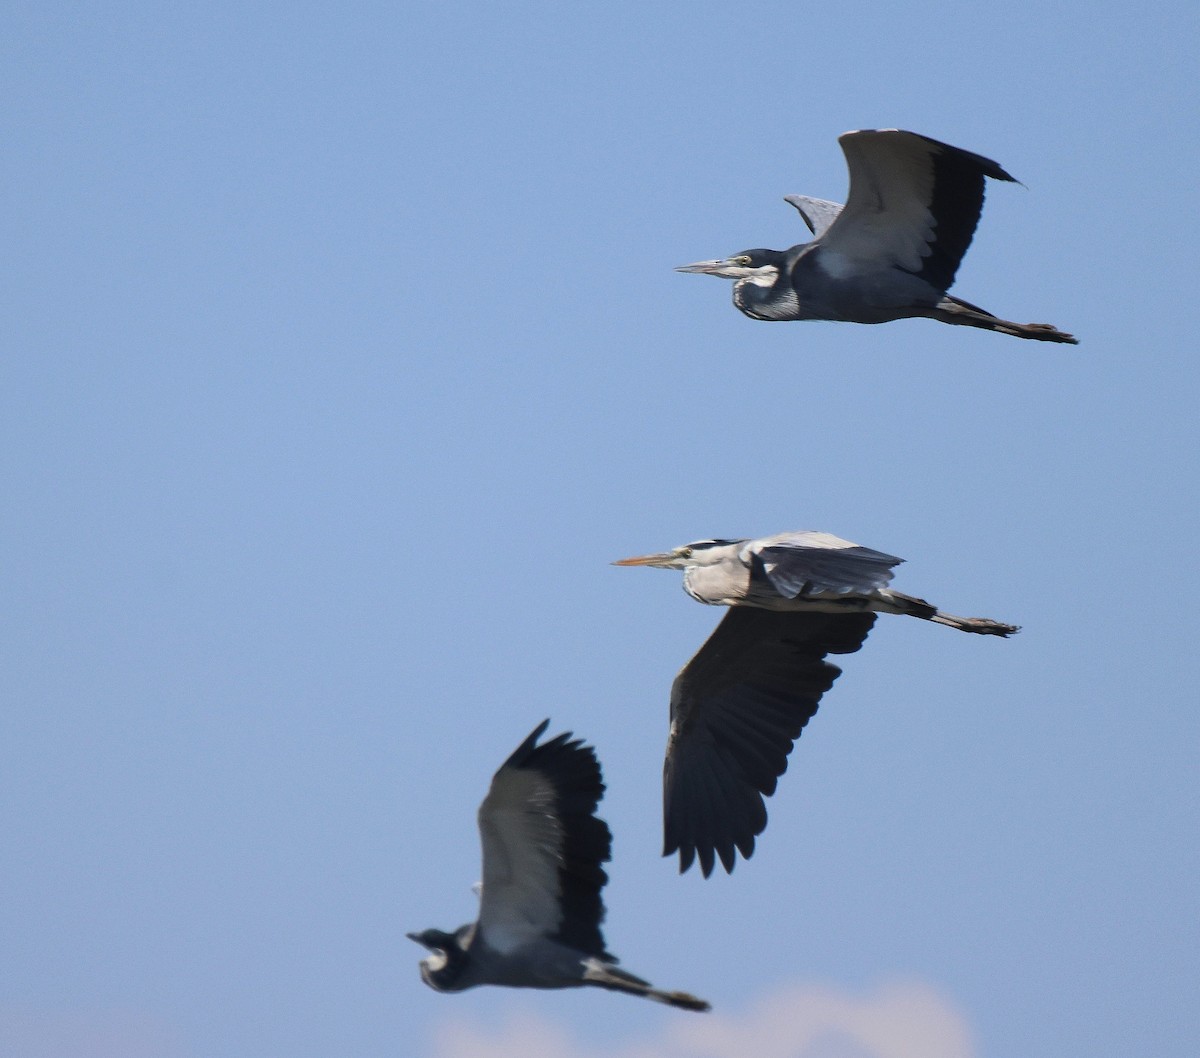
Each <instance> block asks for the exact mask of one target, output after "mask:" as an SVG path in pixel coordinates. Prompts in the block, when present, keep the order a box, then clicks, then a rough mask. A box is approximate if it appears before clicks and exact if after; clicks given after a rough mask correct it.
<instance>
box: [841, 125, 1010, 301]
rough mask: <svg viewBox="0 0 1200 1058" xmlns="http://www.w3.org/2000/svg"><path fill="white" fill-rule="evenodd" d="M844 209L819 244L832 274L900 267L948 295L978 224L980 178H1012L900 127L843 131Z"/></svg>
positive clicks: (990, 163) (966, 153) (984, 160)
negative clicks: (846, 182)
mask: <svg viewBox="0 0 1200 1058" xmlns="http://www.w3.org/2000/svg"><path fill="white" fill-rule="evenodd" d="M838 142H839V143H840V144H841V145H842V150H843V152H845V155H846V164H847V166H849V169H850V192H849V195H848V196H847V198H846V206H845V208H844V209H843V210H842V212H841V214H840V215H839V216H838V218H837V220H836V221H834V223H833V225H832V226H831V227H830V228H829V230H828V231H827V232H826V233H825V235H824V237H823V238H822V240H821V245H822V247H823V252H824V254H825V255H826V258H825V261H824V262H823V264H824V265H825V266H826V269H827V270H830V268H832V271H833V273H834V274H835V275H842V276H845V275H852V274H863V273H869V272H872V271H879V270H881V269H884V268H899V269H901V270H902V271H905V272H909V273H911V274H913V275H916V276H918V277H920V278H921V279H924V280H925V281H926V282H928V283H929V284H930V285H931V286H933V287H936V288H937V289H938V290H940V291H945V289H946V288H947V287H949V286H950V284H951V283H953V282H954V274H955V273H956V272H957V271H958V266H959V263H960V262H961V261H962V258H963V254H965V253H966V252H967V247H968V246H970V245H971V238H972V237H973V236H974V234H975V226H976V225H977V224H978V223H979V216H980V213H981V212H982V211H983V183H984V177H989V176H990V177H991V178H992V179H994V180H1010V181H1011V180H1013V179H1014V178H1013V177H1012V176H1010V175H1009V174H1008V173H1006V172H1005V171H1004V170H1003V169H1001V168H1000V166H999V165H997V164H996V163H995V162H993V161H991V160H990V159H988V158H984V157H982V156H981V155H978V154H972V153H971V152H970V151H964V150H960V149H959V148H957V147H951V146H950V145H949V144H946V143H940V142H939V141H937V140H932V139H929V137H927V136H920V135H918V134H917V133H915V132H903V131H901V130H899V129H864V130H862V131H859V132H847V133H846V134H845V135H844V136H841V137H839V139H838Z"/></svg>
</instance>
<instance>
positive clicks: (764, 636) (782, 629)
mask: <svg viewBox="0 0 1200 1058" xmlns="http://www.w3.org/2000/svg"><path fill="white" fill-rule="evenodd" d="M874 622H875V615H874V614H872V613H853V614H825V613H807V612H805V613H794V612H790V613H779V612H775V611H771V610H759V609H755V608H752V607H737V606H735V607H732V608H731V609H730V610H729V613H727V614H726V615H725V617H724V619H723V620H722V621H721V623H720V624H719V625H717V628H716V631H715V632H713V634H712V635H711V636H709V638H708V641H707V642H706V643H705V644H704V646H702V647H701V648H700V651H699V652H698V653H697V654H696V656H695V657H694V658H692V660H691V661H689V662H688V663H687V665H685V666H684V668H683V670H682V671H681V672H680V673H679V675H678V676H677V677H676V678H675V683H674V685H673V686H672V688H671V732H670V735H669V737H668V739H667V759H666V763H665V765H664V767H663V839H664V840H663V855H664V856H669V855H670V854H671V853H672V852H675V851H678V852H679V869H680V871H681V872H682V871H686V870H687V869H688V868H689V867H690V866H691V865H692V862H693V861H694V859H695V858H696V857H699V859H700V870H701V871H702V872H703V873H704V876H705V877H708V875H709V874H710V873H711V872H712V869H713V865H714V862H715V861H714V857H720V860H721V863H722V865H723V866H724V867H725V870H726V871H732V870H733V864H734V860H735V859H736V853H735V850H736V851H737V852H740V853H741V854H742V856H744V857H747V858H749V856H750V855H751V854H752V853H753V851H754V838H755V836H756V835H758V834H761V833H762V831H763V828H764V827H766V825H767V810H766V806H765V805H764V804H763V798H764V797H770V796H771V794H773V793H774V792H775V784H776V781H777V780H778V778H779V776H780V775H782V774H783V773H784V771H786V770H787V757H788V754H789V753H790V752H791V750H792V745H793V743H794V742H795V741H796V739H797V738H799V737H800V732H801V730H802V729H803V728H804V725H805V724H807V723H808V721H809V719H810V718H811V717H812V716H813V714H814V713H816V711H817V703H818V702H819V701H820V700H821V695H822V694H824V693H825V692H826V691H827V690H829V688H830V687H831V686H832V685H833V681H834V680H835V679H837V677H838V675H839V673H840V672H841V670H840V669H839V668H838V667H837V666H836V665H832V664H830V663H829V662H827V661H825V660H824V659H825V656H826V655H827V654H849V653H852V652H853V651H855V650H857V649H858V648H859V647H860V646H862V643H863V640H865V639H866V638H867V633H868V632H869V631H870V629H871V625H872V624H874Z"/></svg>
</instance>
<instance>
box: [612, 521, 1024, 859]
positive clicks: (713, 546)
mask: <svg viewBox="0 0 1200 1058" xmlns="http://www.w3.org/2000/svg"><path fill="white" fill-rule="evenodd" d="M901 561H902V560H901V559H899V558H897V557H896V556H894V555H888V554H884V553H883V552H881V551H874V550H872V549H871V548H867V547H860V546H859V545H857V544H853V543H851V542H850V541H848V540H842V539H840V538H839V537H836V536H832V535H830V534H829V533H820V532H811V531H801V532H792V533H778V534H776V535H775V536H766V537H760V538H758V539H754V540H750V539H746V540H701V541H698V542H696V543H694V544H687V545H685V546H683V547H677V548H675V549H674V550H672V551H666V552H662V553H660V554H653V555H642V556H639V557H637V558H629V559H622V560H621V561H620V562H618V563H617V565H626V566H654V567H657V568H660V569H678V570H682V571H683V586H684V590H685V591H687V593H688V594H689V595H690V596H691V597H692V598H693V599H696V600H697V601H698V602H702V603H706V604H709V605H712V606H728V607H729V608H730V609H729V612H728V613H727V614H726V615H725V617H724V618H723V619H722V620H721V622H720V623H719V624H718V625H717V628H716V630H715V631H714V632H713V634H712V635H711V636H710V637H709V638H708V640H707V641H706V642H705V643H704V645H703V646H702V647H701V648H700V650H699V651H698V652H697V653H696V655H695V657H693V658H692V659H691V661H689V662H688V663H687V664H686V665H685V666H684V667H683V668H682V669H681V670H680V672H679V674H678V675H677V676H676V677H675V682H674V683H673V684H672V686H671V725H670V733H669V735H668V738H667V753H666V760H665V762H664V765H663V835H664V840H663V855H668V856H669V855H671V854H672V853H674V852H678V853H679V861H680V870H681V871H686V870H687V869H688V868H689V867H690V866H691V865H692V863H693V862H694V861H695V860H696V859H697V858H698V859H699V861H700V869H701V872H702V873H703V874H704V875H705V876H706V877H707V876H708V875H709V874H710V873H711V872H712V870H713V868H714V866H715V863H716V860H717V859H719V860H720V862H721V864H722V866H724V868H725V870H726V871H732V870H733V866H734V863H735V862H736V858H737V856H736V854H737V853H739V852H740V853H741V855H742V856H743V857H745V858H747V859H748V858H749V857H750V856H751V854H752V853H753V851H754V846H755V838H756V837H757V835H759V834H761V833H762V831H763V830H764V829H765V827H766V825H767V812H766V806H765V804H764V800H763V799H764V798H765V797H769V796H771V794H773V793H774V792H775V787H776V784H777V781H778V779H779V776H780V775H782V774H783V773H784V771H785V770H786V769H787V758H788V754H789V753H790V752H791V750H792V747H793V745H794V743H795V741H796V739H797V738H799V737H800V732H801V731H802V730H803V728H804V726H805V725H806V724H807V723H808V721H809V720H810V719H811V718H812V717H813V715H815V713H816V711H817V706H818V703H819V702H820V700H821V697H822V695H823V694H824V693H825V692H826V691H828V690H829V688H830V687H831V686H832V685H833V682H834V680H836V679H837V677H838V676H839V675H840V673H841V670H840V669H839V668H838V667H837V666H836V665H833V664H831V663H830V662H829V661H827V660H826V658H827V657H828V656H829V655H830V654H849V653H853V652H854V651H856V650H858V649H859V647H861V646H862V644H863V642H864V641H865V640H866V638H867V634H868V633H869V632H870V630H871V626H872V625H873V624H874V621H875V616H874V615H875V614H877V613H892V614H904V615H907V616H911V617H919V618H921V619H922V620H925V621H932V622H934V623H936V624H943V625H947V626H949V627H951V628H957V629H959V630H960V631H963V632H975V633H978V634H982V635H994V636H1009V635H1012V634H1013V633H1015V632H1016V631H1017V627H1016V626H1015V625H1009V624H1003V623H1001V622H999V621H993V620H990V619H989V618H984V617H958V616H956V615H954V614H949V613H945V612H944V611H942V610H939V609H938V608H937V607H936V606H934V605H932V604H931V603H928V602H926V601H925V600H924V599H918V598H915V597H913V596H911V595H903V594H901V593H900V592H897V591H893V590H892V589H891V588H889V587H888V586H887V585H888V583H889V582H890V581H891V579H892V570H893V568H894V567H895V566H897V565H899V563H900V562H901Z"/></svg>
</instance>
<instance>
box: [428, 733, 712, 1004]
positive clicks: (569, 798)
mask: <svg viewBox="0 0 1200 1058" xmlns="http://www.w3.org/2000/svg"><path fill="white" fill-rule="evenodd" d="M548 724H549V721H548V720H547V721H543V722H542V723H541V724H540V725H538V727H537V728H535V729H534V731H533V732H532V733H531V734H530V735H529V737H528V738H527V739H525V741H524V742H522V743H521V745H520V746H518V747H517V749H516V751H515V752H514V753H513V754H512V756H510V757H509V758H508V760H507V761H505V763H504V764H503V765H502V766H501V767H500V769H499V771H497V772H496V774H495V776H494V777H493V779H492V785H491V788H490V789H489V791H488V795H487V797H485V798H484V801H483V803H482V804H481V805H480V806H479V833H480V837H481V839H482V844H483V887H482V892H481V895H480V903H479V918H478V920H477V921H476V922H474V923H471V924H469V925H466V926H460V927H459V928H458V929H457V930H456V931H455V932H454V933H446V932H443V931H442V930H437V929H427V930H424V931H422V932H420V933H410V934H409V935H408V936H409V938H410V939H411V940H414V941H416V942H417V943H418V944H421V945H423V946H424V947H426V948H428V949H429V950H430V952H431V953H432V954H431V955H430V956H429V957H428V958H426V959H423V960H422V961H421V978H422V980H423V981H424V982H425V983H426V984H427V985H429V986H430V987H431V988H434V989H436V990H437V991H439V992H461V991H463V990H465V989H468V988H474V987H475V986H477V985H506V986H508V987H511V988H577V987H582V986H584V985H595V986H596V987H599V988H607V989H610V990H612V991H618V992H627V993H630V994H633V995H639V996H643V997H645V998H647V999H653V1000H656V1001H658V1002H660V1003H666V1004H669V1005H670V1006H675V1007H681V1008H683V1009H685V1010H707V1009H708V1004H707V1003H706V1002H705V1001H704V1000H702V999H697V998H696V997H695V996H693V995H689V994H688V993H687V992H664V991H660V990H658V989H656V988H653V987H652V986H651V985H650V984H649V983H648V982H647V981H644V980H642V979H641V978H640V977H635V976H634V975H633V974H631V973H627V972H626V971H625V970H622V969H620V968H619V967H618V966H617V965H616V963H617V958H616V956H615V955H613V954H612V953H611V952H609V951H607V950H606V948H605V943H604V935H603V933H602V932H601V929H600V923H601V922H602V921H603V919H604V903H603V901H602V899H601V890H602V889H603V888H604V885H605V883H606V882H607V881H608V876H607V875H606V874H605V872H604V868H603V866H602V864H604V863H606V862H608V860H609V858H610V854H611V849H612V834H611V832H610V831H609V829H608V825H607V824H606V823H605V822H604V821H603V820H602V819H598V818H597V817H596V814H595V811H596V806H597V804H598V803H599V801H600V798H601V797H602V796H603V793H604V783H603V780H602V778H601V774H600V764H599V762H598V761H597V760H596V755H595V752H594V751H593V750H592V749H591V747H590V746H585V745H583V743H582V742H580V741H578V740H575V741H572V740H571V736H570V734H562V735H558V736H557V737H556V738H553V739H551V740H550V741H549V742H546V743H543V744H542V745H538V743H537V740H538V738H539V737H540V736H541V734H542V733H543V732H544V731H545V730H546V727H547V726H548Z"/></svg>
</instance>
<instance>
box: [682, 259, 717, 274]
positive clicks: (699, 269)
mask: <svg viewBox="0 0 1200 1058" xmlns="http://www.w3.org/2000/svg"><path fill="white" fill-rule="evenodd" d="M727 263H728V262H726V261H697V262H696V263H695V264H686V265H679V266H678V267H677V268H676V269H675V271H676V272H696V273H698V274H699V275H704V276H713V275H720V274H721V269H722V268H723V267H724V266H725V265H726V264H727Z"/></svg>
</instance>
